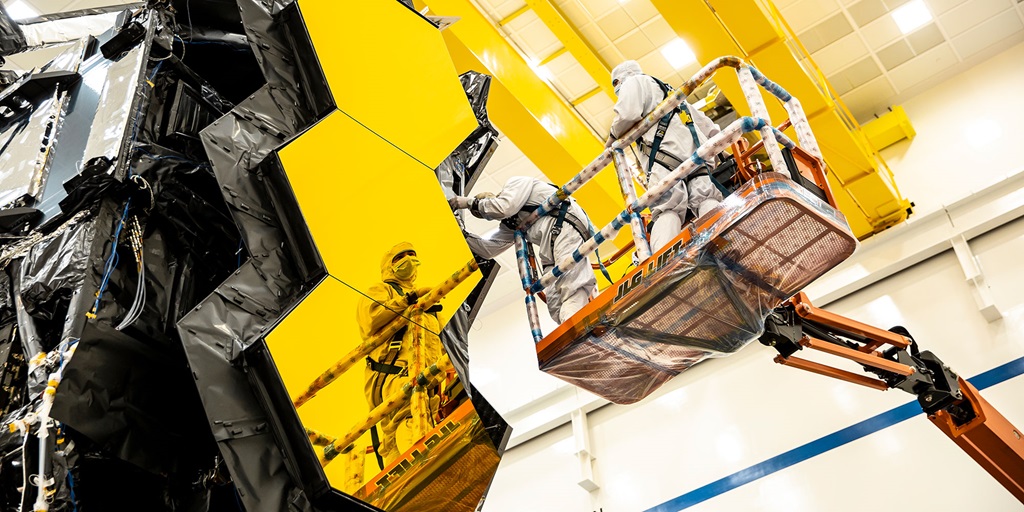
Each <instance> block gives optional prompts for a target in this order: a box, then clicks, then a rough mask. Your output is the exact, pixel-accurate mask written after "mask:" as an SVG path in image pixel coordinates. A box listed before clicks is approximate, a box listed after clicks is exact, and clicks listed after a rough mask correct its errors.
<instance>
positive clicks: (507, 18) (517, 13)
mask: <svg viewBox="0 0 1024 512" xmlns="http://www.w3.org/2000/svg"><path fill="white" fill-rule="evenodd" d="M529 10H530V6H529V5H524V6H522V7H520V8H518V9H516V10H515V11H513V12H512V14H509V15H508V16H505V17H504V18H502V19H501V20H500V21H498V26H501V27H503V26H505V25H508V24H509V23H512V20H514V19H516V18H518V17H520V16H522V15H523V14H526V11H529Z"/></svg>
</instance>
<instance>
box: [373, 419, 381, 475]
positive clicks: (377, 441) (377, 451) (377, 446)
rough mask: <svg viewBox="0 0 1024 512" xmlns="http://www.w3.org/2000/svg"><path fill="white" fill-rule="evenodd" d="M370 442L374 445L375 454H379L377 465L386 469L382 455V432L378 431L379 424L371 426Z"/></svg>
mask: <svg viewBox="0 0 1024 512" xmlns="http://www.w3.org/2000/svg"><path fill="white" fill-rule="evenodd" d="M370 443H371V444H372V445H373V454H374V455H375V456H377V465H378V466H380V469H382V470H383V469H384V457H381V456H380V434H378V433H377V425H374V426H372V427H370Z"/></svg>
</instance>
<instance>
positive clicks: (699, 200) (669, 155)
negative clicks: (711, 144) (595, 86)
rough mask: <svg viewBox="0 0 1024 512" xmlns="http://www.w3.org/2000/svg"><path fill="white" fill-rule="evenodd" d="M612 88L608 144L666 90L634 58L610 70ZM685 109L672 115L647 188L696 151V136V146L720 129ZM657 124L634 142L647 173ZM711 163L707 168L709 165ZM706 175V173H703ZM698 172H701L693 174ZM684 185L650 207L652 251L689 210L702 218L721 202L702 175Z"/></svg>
mask: <svg viewBox="0 0 1024 512" xmlns="http://www.w3.org/2000/svg"><path fill="white" fill-rule="evenodd" d="M612 87H614V88H615V95H616V96H618V101H617V102H615V109H614V110H615V120H614V121H612V127H611V136H610V137H609V138H608V145H609V146H610V145H611V143H612V142H613V141H614V140H615V139H618V138H619V137H621V136H623V135H624V134H625V133H626V131H628V130H629V129H630V128H632V127H633V125H635V124H637V123H638V122H640V120H641V119H643V118H644V116H646V115H647V114H650V113H651V111H653V110H654V108H655V107H657V106H658V104H659V103H661V102H662V101H663V100H664V99H665V92H664V90H663V89H662V86H661V85H659V82H658V81H657V80H656V79H655V78H654V77H651V76H649V75H645V74H643V71H641V69H640V64H638V63H637V62H636V61H635V60H627V61H626V62H623V63H622V64H619V65H618V66H615V69H613V70H612ZM683 106H684V107H685V110H684V111H683V112H682V113H681V115H674V116H672V120H671V121H670V122H669V125H668V130H667V131H666V133H665V137H664V139H663V140H662V141H661V146H660V147H659V149H658V155H657V157H656V158H655V161H654V164H653V165H652V166H650V175H648V176H647V183H648V185H653V184H655V183H657V182H659V181H661V180H662V179H663V178H664V177H665V176H667V175H668V173H669V172H671V171H674V170H675V168H676V167H678V166H679V164H681V163H682V162H683V161H685V160H686V159H688V158H689V157H690V155H692V154H693V152H694V151H695V150H696V149H697V147H696V146H695V145H694V137H695V136H696V138H697V142H698V144H703V143H704V142H705V141H707V140H708V138H710V137H712V136H714V135H715V134H717V133H718V132H719V131H720V130H719V129H718V126H716V125H715V123H714V122H713V121H711V119H710V118H708V116H706V115H704V113H703V112H701V111H700V110H698V109H696V108H694V107H692V106H690V105H689V104H688V103H686V102H685V101H684V103H683ZM687 111H688V112H689V114H690V118H691V119H692V126H693V131H691V130H690V127H689V126H687V124H684V120H685V117H683V119H680V117H681V116H685V115H686V113H687ZM657 129H658V127H657V124H656V125H655V126H654V127H652V128H651V129H650V130H648V131H647V133H645V134H644V135H643V137H641V138H640V139H638V140H637V146H639V147H640V152H641V155H640V167H641V170H642V171H643V172H644V173H647V172H648V171H647V169H648V159H649V158H650V152H651V145H652V143H653V142H654V136H655V132H656V131H657ZM713 165H714V164H712V166H713ZM704 170H705V171H708V170H710V169H704ZM697 172H701V171H700V170H698V171H697ZM687 181H688V183H682V182H680V183H677V184H676V185H675V186H673V187H672V188H671V189H669V190H668V191H667V192H665V195H664V196H662V197H661V198H660V199H659V200H658V201H657V202H656V203H655V204H654V206H652V207H651V213H652V216H653V220H654V227H652V228H651V249H652V250H655V251H656V250H658V249H660V248H662V247H664V246H665V245H666V244H667V243H668V242H669V241H671V240H672V239H673V238H675V237H676V236H677V235H678V234H679V232H680V231H681V229H682V226H683V222H685V221H686V209H687V207H689V208H690V209H691V210H693V212H694V214H696V215H697V216H698V217H699V216H701V215H704V214H705V213H707V212H708V211H710V210H711V209H712V208H714V207H716V206H718V203H719V202H721V201H722V193H721V192H720V191H719V190H718V189H717V188H716V187H715V185H714V184H713V183H711V179H710V178H709V177H708V176H707V172H704V173H703V174H701V175H699V176H696V177H691V178H690V179H689V180H687Z"/></svg>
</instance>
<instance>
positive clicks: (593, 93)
mask: <svg viewBox="0 0 1024 512" xmlns="http://www.w3.org/2000/svg"><path fill="white" fill-rule="evenodd" d="M600 92H601V88H600V87H594V88H593V89H591V90H589V91H587V92H585V93H583V94H582V95H581V96H580V97H579V98H576V99H574V100H572V106H574V107H578V106H579V105H580V104H582V103H583V102H584V101H587V100H589V99H590V98H593V97H594V96H597V95H598V93H600Z"/></svg>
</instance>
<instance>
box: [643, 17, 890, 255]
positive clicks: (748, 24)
mask: <svg viewBox="0 0 1024 512" xmlns="http://www.w3.org/2000/svg"><path fill="white" fill-rule="evenodd" d="M652 2H653V3H654V5H655V7H657V8H658V10H659V11H660V12H661V14H662V16H663V17H664V18H665V20H666V21H668V23H669V25H670V26H672V28H673V29H674V30H675V31H676V33H677V34H679V36H680V37H681V38H683V39H684V40H686V41H687V43H688V44H689V45H690V47H691V48H692V49H693V51H694V53H695V54H696V55H697V58H698V59H699V60H700V61H701V62H708V61H710V60H712V59H714V58H716V57H719V56H722V55H738V56H740V57H743V58H744V59H746V60H748V61H749V62H751V63H753V64H754V65H756V66H757V67H758V68H759V69H760V70H761V71H763V72H764V73H765V74H766V75H767V76H768V77H769V78H771V79H773V80H775V81H776V82H778V83H779V84H780V85H782V86H783V87H784V88H786V89H787V90H788V91H789V92H790V93H792V94H793V95H794V96H796V97H797V98H799V99H800V101H801V103H802V104H803V107H804V110H805V111H806V112H807V115H808V117H809V119H810V122H811V127H812V129H813V130H814V132H815V135H816V136H817V138H818V142H819V144H820V146H821V149H822V152H823V153H824V156H825V160H826V163H827V164H828V167H829V170H830V173H829V179H830V181H831V183H832V185H833V188H834V192H835V196H836V201H837V202H838V203H839V206H840V208H841V209H842V210H843V213H845V214H846V216H847V219H848V220H849V221H850V226H851V228H853V231H854V233H855V234H856V235H857V236H858V237H859V238H865V237H867V236H870V235H871V234H873V233H877V232H879V231H881V230H883V229H885V228H887V227H889V226H891V225H893V224H895V223H898V222H901V221H903V220H904V219H906V216H907V213H906V210H907V208H908V207H909V206H910V202H909V201H908V200H907V199H905V198H903V196H902V195H901V194H900V193H899V190H898V189H897V187H896V184H895V182H894V180H893V177H892V173H891V172H890V171H889V168H888V167H887V166H886V165H885V162H884V161H882V160H881V158H880V157H879V156H878V154H877V152H876V151H874V150H873V149H872V148H871V147H870V144H869V143H868V141H867V139H866V138H865V137H864V136H863V134H862V133H861V132H860V129H859V127H858V126H857V124H856V122H855V121H853V118H852V116H850V115H849V112H847V111H846V109H845V106H844V105H842V103H841V102H839V101H837V100H833V97H836V95H834V94H830V93H829V92H828V91H829V86H828V83H827V82H826V81H825V78H824V76H823V75H822V74H821V73H820V71H818V70H817V68H816V67H815V66H814V64H813V62H811V60H810V58H809V57H807V58H806V59H801V56H800V55H796V54H794V52H793V50H791V48H790V44H789V43H791V42H792V43H795V46H796V47H798V48H800V46H799V41H796V39H795V36H793V35H792V34H793V33H792V30H790V29H789V27H788V26H786V24H785V21H784V20H783V19H782V18H781V16H779V15H778V10H777V9H775V7H774V5H772V4H771V2H770V1H768V0H652ZM803 53H804V55H803V56H806V51H803ZM805 65H806V66H807V68H805V67H804V66H805ZM715 82H716V83H717V84H719V86H720V87H721V88H722V91H723V92H724V93H725V95H726V97H728V98H730V100H731V101H732V102H733V105H734V107H736V109H737V111H738V112H739V113H740V114H748V113H749V109H748V108H747V106H746V104H745V102H744V101H743V99H742V98H743V94H742V92H741V90H740V88H739V84H738V81H737V80H736V78H735V76H734V75H733V74H732V73H719V74H717V75H716V76H715ZM766 103H767V104H768V109H769V114H770V116H771V117H772V120H773V121H774V122H775V123H776V124H778V123H779V122H781V121H782V120H783V119H785V118H786V116H787V114H786V113H785V110H784V109H783V108H782V106H781V104H780V103H779V102H777V101H766Z"/></svg>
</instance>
